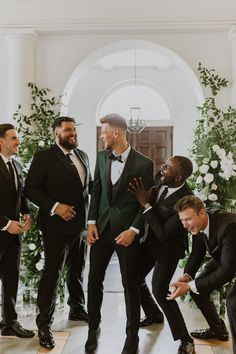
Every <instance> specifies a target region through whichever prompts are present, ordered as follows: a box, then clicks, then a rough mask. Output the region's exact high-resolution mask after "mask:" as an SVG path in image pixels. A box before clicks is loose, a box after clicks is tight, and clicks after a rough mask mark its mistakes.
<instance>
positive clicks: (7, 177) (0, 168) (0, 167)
mask: <svg viewBox="0 0 236 354" xmlns="http://www.w3.org/2000/svg"><path fill="white" fill-rule="evenodd" d="M0 172H1V173H2V175H3V177H4V178H5V180H6V182H7V184H8V185H9V187H10V188H11V190H12V192H14V193H16V189H15V186H14V182H13V181H12V180H11V178H10V175H9V172H8V170H7V166H6V164H5V162H4V161H3V159H2V157H1V156H0Z"/></svg>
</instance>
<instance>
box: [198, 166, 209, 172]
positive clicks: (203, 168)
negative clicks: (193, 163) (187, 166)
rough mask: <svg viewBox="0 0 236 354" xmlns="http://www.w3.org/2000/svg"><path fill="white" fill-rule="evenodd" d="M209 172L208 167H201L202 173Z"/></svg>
mask: <svg viewBox="0 0 236 354" xmlns="http://www.w3.org/2000/svg"><path fill="white" fill-rule="evenodd" d="M208 170H209V166H208V165H202V166H200V167H199V171H200V172H201V173H204V174H205V173H207V172H208Z"/></svg>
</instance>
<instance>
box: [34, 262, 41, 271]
mask: <svg viewBox="0 0 236 354" xmlns="http://www.w3.org/2000/svg"><path fill="white" fill-rule="evenodd" d="M35 267H36V269H37V270H38V271H39V272H40V270H42V269H43V262H42V260H40V261H39V262H38V263H36V265H35Z"/></svg>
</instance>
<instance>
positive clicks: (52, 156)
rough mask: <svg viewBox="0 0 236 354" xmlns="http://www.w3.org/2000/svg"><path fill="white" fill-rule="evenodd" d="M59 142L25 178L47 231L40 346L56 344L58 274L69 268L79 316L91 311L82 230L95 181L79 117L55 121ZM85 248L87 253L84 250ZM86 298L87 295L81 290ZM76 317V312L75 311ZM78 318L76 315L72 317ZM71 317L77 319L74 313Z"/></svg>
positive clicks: (39, 155) (38, 320) (40, 294)
mask: <svg viewBox="0 0 236 354" xmlns="http://www.w3.org/2000/svg"><path fill="white" fill-rule="evenodd" d="M53 132H54V136H55V145H53V146H51V147H49V148H48V149H45V150H41V151H38V152H37V153H36V154H35V156H34V158H33V161H32V164H31V166H30V169H29V173H28V176H27V179H26V187H25V193H26V195H27V196H28V198H29V199H30V200H31V201H32V202H33V203H34V204H36V205H37V206H38V207H39V226H40V229H41V231H42V235H43V246H44V252H45V266H44V270H43V274H42V278H41V280H40V283H39V289H38V300H37V304H38V308H39V314H38V315H37V318H36V323H37V326H38V329H39V331H38V336H39V344H40V345H41V346H42V347H44V348H46V349H52V348H54V346H55V342H54V339H53V335H52V332H51V325H52V323H53V313H54V310H55V304H56V297H57V290H58V284H59V276H60V273H61V271H62V268H63V264H64V262H65V264H66V266H67V285H68V290H69V300H68V304H69V305H70V307H71V311H74V312H75V314H76V311H77V315H78V316H77V317H78V319H79V318H80V317H79V315H82V314H84V315H85V316H84V318H82V317H81V318H80V319H84V320H86V319H87V318H85V317H86V315H87V313H86V311H85V310H84V308H83V305H84V299H83V298H82V300H81V298H79V294H81V292H83V288H82V284H81V262H82V264H83V265H84V245H83V243H84V240H83V238H82V231H83V230H84V228H85V224H86V214H87V207H88V193H89V187H90V182H91V177H90V172H89V160H88V156H87V154H86V153H85V152H83V151H82V150H79V149H78V148H77V145H78V142H77V132H76V124H75V120H74V119H73V118H70V117H59V118H57V119H56V120H55V121H54V124H53ZM81 248H82V250H83V252H82V253H83V254H81ZM82 296H83V294H82ZM71 315H72V314H71ZM72 317H73V316H72ZM72 317H71V318H70V315H69V319H75V317H76V316H75V317H73V318H72Z"/></svg>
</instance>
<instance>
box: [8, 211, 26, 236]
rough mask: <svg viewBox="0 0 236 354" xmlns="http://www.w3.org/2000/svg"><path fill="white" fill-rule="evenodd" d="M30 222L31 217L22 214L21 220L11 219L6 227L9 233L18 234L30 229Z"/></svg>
mask: <svg viewBox="0 0 236 354" xmlns="http://www.w3.org/2000/svg"><path fill="white" fill-rule="evenodd" d="M31 224H32V219H31V217H30V215H28V214H24V215H23V218H22V222H20V221H17V220H11V223H10V225H9V226H8V228H7V231H8V232H9V234H12V235H19V234H21V233H23V232H26V231H28V230H29V229H30V227H31Z"/></svg>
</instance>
